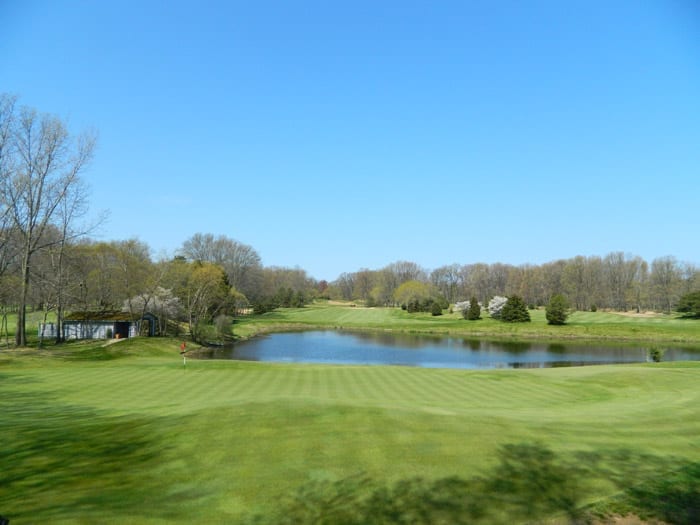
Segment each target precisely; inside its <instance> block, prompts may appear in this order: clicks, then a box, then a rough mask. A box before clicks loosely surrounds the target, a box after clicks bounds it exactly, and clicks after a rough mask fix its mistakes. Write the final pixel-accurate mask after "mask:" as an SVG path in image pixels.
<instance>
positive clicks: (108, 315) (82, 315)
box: [63, 311, 133, 322]
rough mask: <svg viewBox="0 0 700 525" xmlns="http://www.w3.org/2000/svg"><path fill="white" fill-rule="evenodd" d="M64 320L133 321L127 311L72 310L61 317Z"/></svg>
mask: <svg viewBox="0 0 700 525" xmlns="http://www.w3.org/2000/svg"><path fill="white" fill-rule="evenodd" d="M63 320H64V321H105V322H110V321H133V318H132V317H131V314H130V313H129V312H119V311H106V312H73V313H71V314H70V315H67V316H65V317H64V318H63Z"/></svg>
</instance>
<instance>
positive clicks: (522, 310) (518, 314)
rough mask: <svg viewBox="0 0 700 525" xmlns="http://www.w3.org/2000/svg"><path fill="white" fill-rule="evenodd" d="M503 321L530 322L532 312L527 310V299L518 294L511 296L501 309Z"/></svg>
mask: <svg viewBox="0 0 700 525" xmlns="http://www.w3.org/2000/svg"><path fill="white" fill-rule="evenodd" d="M501 321H505V322H506V323H529V322H530V312H528V311H527V306H526V305H525V301H523V300H522V298H521V297H520V296H518V295H513V296H512V297H509V298H508V300H507V302H506V304H505V305H503V309H502V310H501Z"/></svg>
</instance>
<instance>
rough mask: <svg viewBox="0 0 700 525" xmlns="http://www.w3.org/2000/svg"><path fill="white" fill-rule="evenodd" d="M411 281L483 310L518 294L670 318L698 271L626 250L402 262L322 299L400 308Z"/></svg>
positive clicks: (353, 278) (366, 273)
mask: <svg viewBox="0 0 700 525" xmlns="http://www.w3.org/2000/svg"><path fill="white" fill-rule="evenodd" d="M409 282H410V283H412V287H414V288H415V287H416V284H415V283H421V284H422V287H423V293H428V294H433V295H436V296H439V297H444V298H445V299H446V300H447V302H449V303H451V304H454V303H456V302H458V301H464V300H467V299H469V298H471V297H474V298H476V299H477V300H478V301H479V302H481V303H483V304H488V302H489V300H490V299H491V298H493V297H496V296H505V297H511V296H519V297H522V298H523V300H524V301H525V302H526V303H527V304H528V305H533V306H544V305H547V304H548V303H549V301H550V299H551V298H552V297H553V296H555V295H562V296H564V297H566V298H567V300H568V302H569V304H570V305H571V306H572V307H573V308H574V309H576V310H595V309H597V308H602V309H610V310H617V311H630V310H634V311H637V312H642V311H648V310H652V311H658V312H671V311H672V310H674V309H675V308H676V307H677V305H678V303H679V300H680V299H681V297H683V296H684V295H686V294H688V293H690V292H692V291H694V290H698V289H700V268H698V267H697V266H696V265H694V264H691V263H684V262H680V261H678V260H677V259H676V258H675V257H673V256H665V257H659V258H656V259H654V260H653V261H651V263H648V262H647V261H645V260H644V259H642V258H641V257H639V256H636V255H630V254H626V253H624V252H612V253H609V254H607V255H605V256H581V255H579V256H576V257H573V258H570V259H560V260H557V261H552V262H547V263H544V264H541V265H533V264H524V265H517V266H516V265H510V264H503V263H493V264H486V263H473V264H463V265H461V264H451V265H446V266H441V267H439V268H436V269H434V270H432V271H431V270H427V269H425V268H422V267H420V266H419V265H417V264H416V263H413V262H409V261H400V262H395V263H392V264H390V265H388V266H386V267H384V268H382V269H379V270H369V269H361V270H359V271H357V272H352V273H343V274H342V275H340V276H339V277H338V279H337V280H335V281H334V282H333V283H331V285H330V287H329V291H328V292H327V293H328V295H329V296H331V297H334V298H341V299H345V300H355V301H364V302H365V303H366V304H369V305H377V306H390V305H394V304H396V303H397V299H398V300H399V301H398V302H399V303H400V297H401V294H400V291H401V287H402V286H404V287H405V283H409ZM397 290H398V291H399V294H398V295H397V293H396V292H397Z"/></svg>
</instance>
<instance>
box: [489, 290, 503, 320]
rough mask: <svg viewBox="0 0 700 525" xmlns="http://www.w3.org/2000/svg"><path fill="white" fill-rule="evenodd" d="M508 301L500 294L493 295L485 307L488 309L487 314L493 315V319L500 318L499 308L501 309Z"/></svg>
mask: <svg viewBox="0 0 700 525" xmlns="http://www.w3.org/2000/svg"><path fill="white" fill-rule="evenodd" d="M507 302H508V298H507V297H503V296H501V295H497V296H495V297H494V298H493V299H491V300H490V301H489V305H488V307H487V309H488V311H489V315H490V316H491V317H493V318H494V319H500V318H501V310H503V307H504V306H505V305H506V303H507Z"/></svg>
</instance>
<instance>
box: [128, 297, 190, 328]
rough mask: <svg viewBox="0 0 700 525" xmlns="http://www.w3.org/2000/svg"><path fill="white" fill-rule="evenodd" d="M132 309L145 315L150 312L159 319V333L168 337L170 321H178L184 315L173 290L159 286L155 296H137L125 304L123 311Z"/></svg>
mask: <svg viewBox="0 0 700 525" xmlns="http://www.w3.org/2000/svg"><path fill="white" fill-rule="evenodd" d="M130 308H132V309H134V310H139V311H141V312H142V315H143V313H146V312H147V311H150V312H151V313H153V314H154V315H155V316H156V317H157V318H158V325H159V333H160V334H162V335H167V329H168V321H171V320H176V319H177V318H178V317H180V315H181V314H182V311H183V308H182V304H181V303H180V299H178V298H177V297H175V295H173V292H172V290H167V289H165V288H162V287H160V286H158V287H157V288H156V289H155V291H154V292H153V295H150V296H148V295H146V294H142V295H137V296H136V297H132V298H131V299H129V300H127V301H125V302H124V306H123V308H122V309H123V310H124V311H129V309H130Z"/></svg>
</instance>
